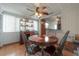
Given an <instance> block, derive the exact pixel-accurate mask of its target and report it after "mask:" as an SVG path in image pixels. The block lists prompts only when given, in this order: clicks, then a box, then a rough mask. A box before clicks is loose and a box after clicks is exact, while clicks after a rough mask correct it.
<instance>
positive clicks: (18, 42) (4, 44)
mask: <svg viewBox="0 0 79 59" xmlns="http://www.w3.org/2000/svg"><path fill="white" fill-rule="evenodd" d="M17 43H19V42H13V43H8V44H4V45H3V46H2V47H4V46H8V45H13V44H17Z"/></svg>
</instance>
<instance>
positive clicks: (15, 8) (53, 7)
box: [0, 3, 79, 16]
mask: <svg viewBox="0 0 79 59" xmlns="http://www.w3.org/2000/svg"><path fill="white" fill-rule="evenodd" d="M41 5H44V6H46V7H47V8H48V11H49V12H56V11H58V12H61V11H62V9H63V7H78V8H79V4H77V3H75V4H67V3H65V4H64V3H63V4H61V3H57V4H56V3H42V4H41ZM0 8H1V9H3V10H4V11H7V12H10V13H14V14H17V15H21V16H25V15H27V16H28V15H32V14H33V13H32V12H30V11H28V10H27V9H26V8H29V9H33V10H35V5H34V3H0Z"/></svg>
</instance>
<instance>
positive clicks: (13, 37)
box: [0, 15, 20, 47]
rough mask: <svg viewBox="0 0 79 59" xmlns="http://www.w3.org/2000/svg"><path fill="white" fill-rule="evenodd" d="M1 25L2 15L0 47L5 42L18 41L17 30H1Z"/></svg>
mask: <svg viewBox="0 0 79 59" xmlns="http://www.w3.org/2000/svg"><path fill="white" fill-rule="evenodd" d="M2 26H3V20H2V16H1V15H0V47H1V46H3V45H5V44H9V43H13V42H19V41H20V35H19V32H3V27H2Z"/></svg>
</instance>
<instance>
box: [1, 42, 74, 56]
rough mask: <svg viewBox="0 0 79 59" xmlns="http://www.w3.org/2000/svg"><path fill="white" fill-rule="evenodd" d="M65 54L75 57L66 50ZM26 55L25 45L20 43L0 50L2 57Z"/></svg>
mask: <svg viewBox="0 0 79 59" xmlns="http://www.w3.org/2000/svg"><path fill="white" fill-rule="evenodd" d="M26 54H27V53H26ZM63 54H64V55H65V56H72V55H73V54H72V53H70V52H69V51H66V50H64V51H63ZM24 55H25V48H24V45H20V44H19V43H17V44H12V45H7V46H3V47H2V48H0V56H24Z"/></svg>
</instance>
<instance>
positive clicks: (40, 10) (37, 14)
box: [26, 4, 60, 19]
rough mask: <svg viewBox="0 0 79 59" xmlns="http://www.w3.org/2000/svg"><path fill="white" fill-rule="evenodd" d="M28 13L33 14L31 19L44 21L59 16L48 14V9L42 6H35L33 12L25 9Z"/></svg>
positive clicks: (52, 13)
mask: <svg viewBox="0 0 79 59" xmlns="http://www.w3.org/2000/svg"><path fill="white" fill-rule="evenodd" d="M26 9H27V10H28V11H30V12H33V13H34V14H33V15H32V16H31V18H32V19H46V18H49V17H51V16H56V15H58V14H60V12H57V11H55V12H48V9H47V7H46V6H43V5H41V4H35V11H34V10H32V9H29V8H26Z"/></svg>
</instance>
